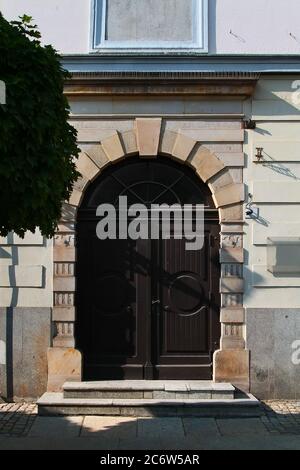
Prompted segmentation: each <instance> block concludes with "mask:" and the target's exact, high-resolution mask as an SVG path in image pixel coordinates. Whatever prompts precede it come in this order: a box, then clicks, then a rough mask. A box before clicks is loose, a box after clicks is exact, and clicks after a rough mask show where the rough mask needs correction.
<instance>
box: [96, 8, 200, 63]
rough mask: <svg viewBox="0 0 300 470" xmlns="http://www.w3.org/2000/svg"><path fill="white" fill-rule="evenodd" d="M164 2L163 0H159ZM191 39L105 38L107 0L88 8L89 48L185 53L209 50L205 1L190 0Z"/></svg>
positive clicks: (107, 51)
mask: <svg viewBox="0 0 300 470" xmlns="http://www.w3.org/2000/svg"><path fill="white" fill-rule="evenodd" d="M162 1H163V0H162ZM193 2H194V14H193V20H194V21H193V40H192V41H184V42H182V41H181V42H175V41H174V42H170V41H157V42H154V41H141V42H140V44H139V45H137V43H136V42H134V41H107V40H106V39H105V33H106V5H107V0H92V9H91V10H92V11H91V24H92V28H91V36H92V37H91V42H92V45H91V49H92V52H103V53H120V52H121V53H129V54H138V53H162V52H163V53H164V54H165V53H178V52H181V53H184V52H188V53H191V52H194V53H198V54H205V53H207V52H208V0H193Z"/></svg>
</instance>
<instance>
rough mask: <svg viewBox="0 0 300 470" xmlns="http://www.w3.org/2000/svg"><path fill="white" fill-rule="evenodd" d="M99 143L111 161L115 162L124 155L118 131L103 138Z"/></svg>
mask: <svg viewBox="0 0 300 470" xmlns="http://www.w3.org/2000/svg"><path fill="white" fill-rule="evenodd" d="M101 143H102V148H103V150H104V152H105V153H106V156H107V158H108V159H109V160H110V161H111V162H117V161H118V160H121V159H122V158H124V157H125V152H124V149H123V146H122V142H121V140H120V137H119V134H118V132H116V133H115V134H113V135H112V136H111V137H108V138H106V139H104V140H103V141H102V142H101Z"/></svg>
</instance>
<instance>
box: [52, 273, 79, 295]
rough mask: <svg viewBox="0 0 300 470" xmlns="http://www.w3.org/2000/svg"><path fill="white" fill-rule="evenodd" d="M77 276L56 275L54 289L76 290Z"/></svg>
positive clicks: (58, 290) (56, 290)
mask: <svg viewBox="0 0 300 470" xmlns="http://www.w3.org/2000/svg"><path fill="white" fill-rule="evenodd" d="M75 283H76V278H75V277H71V276H70V277H66V276H54V278H53V290H54V292H74V291H75Z"/></svg>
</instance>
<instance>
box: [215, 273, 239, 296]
mask: <svg viewBox="0 0 300 470" xmlns="http://www.w3.org/2000/svg"><path fill="white" fill-rule="evenodd" d="M220 292H221V293H222V294H227V293H231V292H232V293H243V292H244V279H241V278H239V277H222V278H221V280H220Z"/></svg>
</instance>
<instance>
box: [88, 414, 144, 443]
mask: <svg viewBox="0 0 300 470" xmlns="http://www.w3.org/2000/svg"><path fill="white" fill-rule="evenodd" d="M95 435H99V437H100V436H101V438H105V439H106V438H110V437H122V436H123V437H132V438H134V437H136V435H137V419H136V418H130V417H123V416H117V417H116V416H86V417H85V418H84V421H83V424H82V430H81V434H80V436H81V437H91V436H95Z"/></svg>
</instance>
